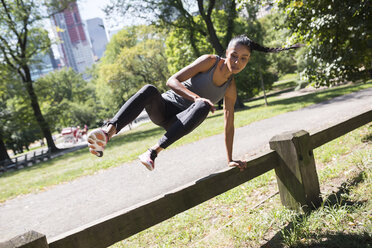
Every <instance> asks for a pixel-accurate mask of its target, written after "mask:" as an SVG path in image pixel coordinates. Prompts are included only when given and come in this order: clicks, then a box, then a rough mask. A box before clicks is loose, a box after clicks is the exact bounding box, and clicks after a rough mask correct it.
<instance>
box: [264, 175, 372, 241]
mask: <svg viewBox="0 0 372 248" xmlns="http://www.w3.org/2000/svg"><path fill="white" fill-rule="evenodd" d="M364 177H365V176H364V172H361V173H359V174H358V175H357V176H356V177H354V178H353V179H352V180H351V181H348V182H346V183H343V184H342V185H341V186H340V187H339V190H338V191H337V192H336V193H334V194H332V195H330V196H329V197H328V198H327V199H326V200H325V201H324V207H334V206H349V207H350V211H354V210H353V209H357V208H360V207H361V206H363V205H364V204H365V202H360V201H349V200H348V199H347V198H348V195H349V194H350V189H351V188H353V187H355V186H357V185H358V184H359V183H361V182H363V181H364ZM314 211H317V210H314ZM309 215H311V212H310V213H308V214H299V215H297V216H296V217H295V222H296V223H300V225H301V223H303V221H304V220H306V219H307V218H308V216H309ZM297 228H298V227H297ZM294 229H296V226H295V223H294V222H290V223H289V224H288V225H287V226H285V227H284V228H283V229H282V230H281V231H280V232H278V233H276V234H275V236H274V237H273V238H272V239H271V240H270V241H268V242H267V243H266V244H264V245H262V246H261V248H284V247H288V245H287V244H284V239H283V233H285V234H289V233H292V232H293V230H294ZM314 232H315V231H314ZM306 238H308V237H306ZM314 239H316V240H314ZM290 247H311V248H323V247H332V248H333V247H338V248H351V247H353V248H354V247H355V248H357V247H372V235H371V234H369V233H365V232H364V233H363V234H350V233H346V232H345V233H343V232H332V231H327V232H325V233H321V234H319V233H313V234H310V240H307V241H306V244H302V243H300V241H298V243H297V244H296V245H292V246H290Z"/></svg>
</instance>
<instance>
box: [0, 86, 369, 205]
mask: <svg viewBox="0 0 372 248" xmlns="http://www.w3.org/2000/svg"><path fill="white" fill-rule="evenodd" d="M369 87H372V81H369V82H368V83H366V84H356V85H349V86H341V87H335V88H330V89H328V90H323V91H319V92H315V93H312V94H309V95H305V96H299V97H294V98H290V99H279V98H276V97H270V98H269V99H268V100H269V106H267V107H265V106H264V100H263V99H261V100H256V101H252V102H249V103H247V104H246V106H247V108H246V109H244V110H240V111H237V112H236V116H235V126H236V127H241V126H244V125H248V124H250V123H252V122H255V121H259V120H262V119H266V118H270V117H273V116H275V115H279V114H281V113H285V112H288V111H294V110H297V109H301V108H303V107H306V106H309V105H312V104H315V103H319V102H322V101H325V100H328V99H331V98H334V97H336V96H340V95H344V94H348V93H350V92H354V91H358V90H361V89H365V88H369ZM222 132H223V112H222V110H218V111H216V112H215V114H213V115H210V116H209V117H208V118H207V120H206V121H205V122H204V123H203V124H202V125H201V126H200V127H198V128H197V129H196V130H194V131H193V132H192V133H191V134H189V135H187V136H186V137H184V138H182V139H181V140H179V141H178V142H176V143H175V144H174V145H172V148H174V147H176V146H180V145H183V144H186V143H190V142H193V141H196V140H199V139H202V138H205V137H208V136H211V135H215V134H219V133H222ZM163 133H164V131H163V130H162V129H161V128H159V127H156V126H155V125H153V124H151V123H147V124H144V125H141V126H140V127H138V128H136V129H134V130H131V131H129V132H127V133H125V134H124V135H119V136H117V137H114V138H113V139H112V141H111V142H110V143H109V145H108V146H107V148H106V150H105V154H107V155H106V156H104V157H103V158H95V157H92V156H91V155H90V154H89V153H88V152H87V149H84V150H80V151H76V152H73V153H69V154H66V155H64V156H62V157H59V158H56V159H53V160H50V161H46V162H43V163H40V164H37V165H35V166H33V167H29V168H25V169H22V170H19V171H14V172H7V173H4V174H3V175H1V176H0V202H4V201H6V200H8V199H11V198H14V197H16V196H18V195H21V194H28V193H35V192H38V191H42V190H45V189H47V188H49V187H52V186H53V185H57V184H60V183H64V182H68V181H71V180H74V179H76V178H78V177H82V176H85V175H92V174H94V173H96V172H97V171H99V170H102V169H107V168H112V167H115V166H119V165H121V164H123V163H125V162H129V161H131V160H134V159H136V158H137V156H138V155H139V154H140V153H142V152H143V151H144V150H145V149H146V148H147V147H149V146H151V145H153V144H154V143H155V142H157V140H158V139H159V138H160V137H161V136H162V135H163ZM122 151H126V152H122ZM19 182H22V183H19Z"/></svg>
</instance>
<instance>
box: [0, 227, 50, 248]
mask: <svg viewBox="0 0 372 248" xmlns="http://www.w3.org/2000/svg"><path fill="white" fill-rule="evenodd" d="M16 247H17V248H49V245H48V242H47V239H46V237H45V235H43V234H41V233H38V232H35V231H29V232H27V233H24V234H21V235H19V236H17V237H14V238H12V239H11V240H9V241H6V242H3V243H0V248H16Z"/></svg>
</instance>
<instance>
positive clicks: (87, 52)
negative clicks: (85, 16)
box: [52, 2, 94, 73]
mask: <svg viewBox="0 0 372 248" xmlns="http://www.w3.org/2000/svg"><path fill="white" fill-rule="evenodd" d="M52 24H53V26H54V31H55V32H56V35H57V37H58V38H59V39H60V44H59V45H58V49H59V53H60V56H61V60H62V62H63V64H64V66H67V67H71V68H73V69H74V70H75V71H76V72H78V73H84V71H85V70H86V69H87V68H89V67H91V66H92V65H93V63H94V60H93V54H92V49H91V47H90V44H89V41H88V39H87V36H86V34H85V31H84V26H83V22H82V20H81V17H80V13H79V8H78V5H77V3H76V2H73V3H71V4H70V5H69V7H68V8H67V9H65V10H64V11H63V12H60V13H57V14H55V15H53V16H52Z"/></svg>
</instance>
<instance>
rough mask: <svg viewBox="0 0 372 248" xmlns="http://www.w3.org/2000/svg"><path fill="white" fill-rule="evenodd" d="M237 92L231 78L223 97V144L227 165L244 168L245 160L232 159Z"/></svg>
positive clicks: (233, 80)
mask: <svg viewBox="0 0 372 248" xmlns="http://www.w3.org/2000/svg"><path fill="white" fill-rule="evenodd" d="M236 98H237V94H236V84H235V79H234V78H233V79H232V82H231V84H230V85H229V87H228V88H227V90H226V93H225V98H224V105H223V109H224V116H225V145H226V153H227V162H228V164H229V166H237V167H239V168H240V169H244V168H245V166H246V163H245V162H242V161H239V160H233V158H232V152H233V143H234V132H235V128H234V112H235V110H234V106H235V102H236Z"/></svg>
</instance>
